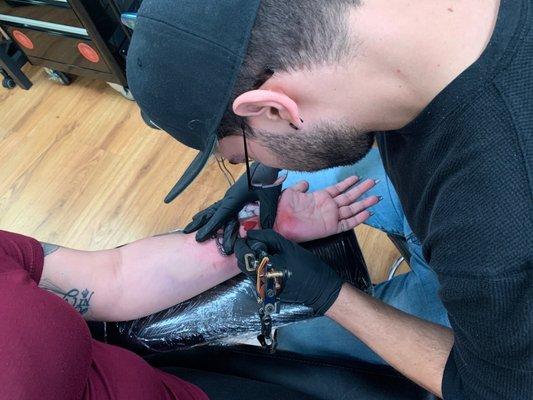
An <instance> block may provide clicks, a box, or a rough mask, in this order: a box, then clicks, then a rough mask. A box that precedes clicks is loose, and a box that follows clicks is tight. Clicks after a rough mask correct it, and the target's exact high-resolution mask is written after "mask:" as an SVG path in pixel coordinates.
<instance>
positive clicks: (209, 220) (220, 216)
mask: <svg viewBox="0 0 533 400" xmlns="http://www.w3.org/2000/svg"><path fill="white" fill-rule="evenodd" d="M250 169H251V173H252V175H254V176H255V177H258V178H259V179H260V178H261V176H272V175H274V174H275V175H276V176H277V174H278V172H279V170H277V169H275V168H271V167H267V166H264V165H262V164H260V163H254V164H252V166H251V167H250ZM280 194H281V185H280V186H275V187H270V188H266V189H255V190H252V191H250V190H249V189H248V179H247V177H246V174H244V175H242V176H241V177H240V178H239V179H238V180H237V182H235V184H234V185H233V186H232V187H231V188H229V189H228V191H227V192H226V194H225V195H224V198H223V199H222V200H220V201H217V202H216V203H215V204H213V205H212V206H210V207H208V208H206V209H205V210H203V211H200V212H199V213H198V214H196V215H195V216H194V217H193V220H192V222H191V223H190V224H189V225H187V226H186V227H185V229H184V230H183V232H184V233H192V232H195V231H198V232H197V233H196V240H197V241H199V242H204V241H206V240H208V239H210V238H212V237H213V236H214V235H215V234H216V233H217V232H218V230H219V229H221V228H223V229H224V235H223V249H224V252H225V253H226V254H231V253H233V247H234V245H235V240H236V239H237V236H238V230H239V224H238V222H236V219H237V216H238V214H239V212H240V211H241V210H242V208H243V207H244V206H245V205H246V204H248V203H252V202H254V201H259V204H260V209H259V211H260V221H261V226H262V227H264V228H272V227H273V226H274V221H275V220H276V213H277V209H278V200H279V196H280Z"/></svg>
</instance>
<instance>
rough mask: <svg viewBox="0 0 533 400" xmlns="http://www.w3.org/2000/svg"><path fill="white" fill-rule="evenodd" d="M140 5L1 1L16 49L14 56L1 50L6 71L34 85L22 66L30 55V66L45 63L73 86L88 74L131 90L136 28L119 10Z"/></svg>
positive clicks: (127, 1) (94, 0) (99, 0)
mask: <svg viewBox="0 0 533 400" xmlns="http://www.w3.org/2000/svg"><path fill="white" fill-rule="evenodd" d="M140 3H141V1H140V0H0V29H2V30H3V32H4V33H5V34H6V35H7V38H8V39H7V40H5V42H7V43H10V44H9V46H10V48H11V50H10V52H9V53H10V54H8V52H6V51H4V52H1V51H0V60H2V61H0V63H1V64H0V68H2V69H3V75H5V76H6V77H7V78H6V79H11V80H12V81H14V82H15V84H17V85H19V86H21V87H22V88H25V89H27V88H29V87H28V85H22V84H21V83H22V82H23V81H22V80H21V79H20V76H21V75H20V74H21V71H20V67H21V66H20V65H19V64H20V61H21V60H23V59H24V57H25V58H26V59H27V60H28V62H30V63H31V64H33V65H39V66H42V67H45V70H46V71H47V72H48V73H49V74H50V75H51V76H52V77H53V78H55V80H57V81H59V82H60V83H63V84H68V83H69V77H70V76H77V75H81V76H89V77H93V78H97V79H101V80H105V81H106V82H109V83H111V84H114V87H115V88H116V87H117V86H118V87H121V88H123V89H124V91H125V92H127V81H126V74H125V66H126V52H127V49H128V47H129V42H130V39H131V31H130V30H129V29H128V28H126V27H125V26H123V25H122V24H121V23H120V14H121V13H122V12H125V11H132V10H133V11H135V10H136V9H137V8H138V7H139V6H140ZM6 46H7V45H6ZM13 48H17V53H18V54H19V57H18V62H17V63H16V65H17V66H18V70H16V69H15V70H14V69H13V68H7V65H10V66H11V67H13V65H15V64H14V63H13V52H14V51H13ZM20 53H22V54H23V56H24V57H20ZM26 83H27V82H26ZM9 86H13V85H11V84H10V85H9ZM30 86H31V85H30ZM126 94H127V93H126Z"/></svg>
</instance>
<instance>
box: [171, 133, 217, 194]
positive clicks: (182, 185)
mask: <svg viewBox="0 0 533 400" xmlns="http://www.w3.org/2000/svg"><path fill="white" fill-rule="evenodd" d="M216 144H217V137H216V135H212V136H211V137H210V138H209V140H208V142H207V144H206V147H205V150H203V151H200V153H198V155H197V156H196V158H195V159H194V160H193V162H192V163H191V164H190V165H189V167H188V168H187V170H186V171H185V173H184V174H183V175H182V177H181V178H180V180H179V181H178V182H177V183H176V185H175V186H174V187H173V188H172V190H171V191H170V192H169V193H168V195H167V197H165V203H167V204H168V203H170V202H172V201H173V200H174V199H175V198H176V197H178V196H179V195H180V194H181V193H182V192H183V191H184V190H185V189H187V187H188V186H189V185H190V184H191V183H192V182H193V181H194V180H195V179H196V177H197V176H198V175H199V174H200V172H202V170H203V169H204V167H205V166H206V164H207V161H208V160H209V157H211V155H212V154H213V152H214V151H215V147H216Z"/></svg>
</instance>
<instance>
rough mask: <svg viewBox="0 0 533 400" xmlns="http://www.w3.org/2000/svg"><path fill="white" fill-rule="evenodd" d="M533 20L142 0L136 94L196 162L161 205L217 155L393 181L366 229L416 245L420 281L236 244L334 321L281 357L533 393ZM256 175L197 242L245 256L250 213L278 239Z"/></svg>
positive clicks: (518, 10)
mask: <svg viewBox="0 0 533 400" xmlns="http://www.w3.org/2000/svg"><path fill="white" fill-rule="evenodd" d="M532 26H533V5H532V3H531V1H530V0H465V1H450V0H435V1H430V2H428V1H423V0H414V1H413V0H396V1H389V0H368V1H359V0H328V1H323V0H299V1H286V0H246V1H243V0H227V1H224V2H220V1H218V0H204V1H201V2H186V1H177V2H176V1H175V0H174V1H170V0H144V2H143V5H142V7H141V9H140V12H139V17H138V22H137V26H136V28H135V32H134V34H133V40H132V46H131V48H130V50H129V54H128V65H127V69H128V81H129V85H130V88H131V90H132V93H133V95H134V96H135V98H136V100H137V102H138V104H139V106H140V108H141V110H142V112H143V115H144V117H145V119H146V120H148V121H150V122H151V123H152V125H155V126H157V127H159V128H161V129H163V130H165V131H166V132H168V133H169V134H170V135H172V136H173V137H174V138H176V139H177V140H179V141H180V142H182V143H183V144H185V145H187V146H189V147H192V148H195V149H197V150H199V151H200V153H199V155H198V157H197V158H196V159H195V160H194V162H193V164H192V165H191V166H190V167H189V169H188V170H187V172H186V174H185V175H184V176H183V177H182V178H181V179H180V181H179V182H178V184H177V185H176V187H175V188H174V189H173V190H172V192H171V193H170V194H169V197H168V198H167V201H171V200H172V199H173V198H175V197H176V196H177V195H178V194H179V193H180V192H181V191H183V190H184V189H185V188H186V187H187V186H188V184H189V183H190V182H191V181H192V180H193V179H194V178H195V177H196V176H197V175H198V173H199V172H200V171H201V169H202V167H203V166H204V165H205V163H206V161H207V159H208V158H209V157H210V156H211V155H212V154H213V153H215V152H217V153H218V154H219V155H220V156H223V157H224V158H226V159H228V160H229V161H230V162H234V163H242V162H246V163H247V165H248V159H249V158H251V159H254V160H255V161H258V162H261V163H262V164H264V165H267V166H270V167H275V168H279V169H284V170H297V171H306V172H312V171H319V170H324V169H327V168H333V169H330V170H328V171H322V172H319V173H316V174H301V175H298V179H300V178H301V177H304V178H305V179H306V180H308V181H309V182H310V184H311V190H316V189H320V188H323V187H325V186H327V185H329V184H331V183H335V181H338V180H342V178H343V177H345V176H347V175H354V174H355V175H359V176H361V175H363V176H371V177H372V178H374V179H380V180H381V182H382V183H381V184H380V185H377V186H376V188H375V189H374V191H373V192H372V194H373V195H379V196H382V198H383V201H381V202H380V204H379V205H378V206H376V207H375V209H374V211H375V215H374V216H372V218H370V219H369V220H368V224H369V225H371V226H374V227H377V228H379V229H382V230H384V231H386V232H387V233H390V234H394V235H396V236H400V237H401V238H402V240H403V241H404V242H405V243H406V246H407V248H408V250H409V253H410V260H409V261H410V266H411V270H412V271H411V272H410V273H409V274H406V275H402V276H399V277H396V278H394V279H392V280H391V281H389V282H386V283H383V284H381V285H378V286H377V287H376V290H375V297H374V298H373V297H370V296H367V295H365V294H364V293H361V292H359V291H358V290H356V289H354V288H353V287H351V286H349V285H347V284H345V283H343V282H342V281H341V280H340V279H339V277H337V276H336V275H335V274H333V273H332V272H331V271H330V270H329V269H328V268H327V267H326V266H325V265H323V264H322V263H321V262H320V261H319V260H318V259H317V258H315V257H313V256H311V255H309V254H307V253H306V252H305V251H304V250H302V248H300V247H299V246H298V245H296V244H294V243H292V242H290V241H289V240H287V239H286V238H283V237H281V236H280V235H278V234H276V233H275V232H272V231H270V230H263V231H256V232H253V233H251V234H250V235H249V236H250V237H249V240H248V241H242V240H239V241H237V243H236V247H235V250H236V253H237V256H238V258H239V259H241V265H242V257H243V254H244V253H246V252H247V251H249V247H250V246H251V243H250V241H254V240H256V241H261V242H263V243H264V244H265V245H266V246H267V247H268V250H269V252H270V253H271V254H273V256H274V258H275V261H276V262H277V263H279V264H281V265H285V266H287V267H290V268H291V270H292V271H293V274H294V276H293V278H292V279H291V280H290V283H289V284H288V287H287V288H286V290H285V292H284V293H283V295H282V296H283V300H284V301H288V302H297V303H303V304H306V305H308V306H311V307H313V309H314V310H315V312H316V314H317V315H318V316H321V315H325V316H326V317H323V318H317V319H316V321H314V322H313V323H310V324H302V325H301V326H299V327H298V326H296V327H290V328H289V329H287V330H282V331H280V346H283V343H285V346H286V348H287V349H288V350H294V351H300V352H308V353H311V354H335V355H336V356H343V357H346V358H348V359H350V358H358V359H363V360H367V361H369V362H374V363H386V364H389V365H391V366H393V367H394V368H396V369H397V370H398V371H400V372H401V373H402V374H404V375H405V376H406V377H408V378H410V379H411V380H413V381H415V382H416V383H418V384H419V385H421V386H423V387H424V388H426V389H427V390H428V391H430V392H432V393H433V394H435V395H437V396H439V397H443V398H444V399H479V400H481V399H483V400H500V399H504V398H505V399H525V398H532V397H533V392H532V390H533V374H532V373H531V371H533V351H532V343H533V342H532V340H531V333H532V331H531V329H532V327H533V313H532V312H531V299H532V298H533V295H532V288H533V284H532V282H533V276H532V275H533V272H532V271H533V268H532V265H533V256H532V249H533V243H532V238H533V218H532V217H531V216H532V205H533V200H532V181H531V179H532V178H531V177H532V176H533V167H532V160H533V146H532V143H533V141H532V140H531V137H532V135H531V132H532V130H533V96H532V95H531V93H532V88H533V65H532V64H533V45H532V43H533V30H532V29H531V27H532ZM375 141H376V142H377V145H378V148H379V153H378V151H377V150H376V149H375V148H373V143H374V142H375ZM292 175H293V174H292V173H291V175H290V176H292ZM294 175H296V174H294ZM257 178H258V177H256V176H254V174H253V171H250V167H248V174H247V176H246V177H245V178H244V179H246V180H247V182H246V184H242V182H239V183H238V184H237V186H236V187H234V188H232V189H230V190H229V191H228V194H227V195H226V197H225V198H223V199H222V200H221V201H220V202H218V203H216V204H215V205H213V206H212V207H210V208H209V209H207V210H206V211H204V212H202V213H200V214H199V215H198V216H197V218H196V219H195V221H193V224H192V225H191V226H189V229H188V231H193V230H196V229H197V230H198V231H197V236H196V237H197V239H198V241H200V242H201V241H205V240H207V239H208V238H210V237H212V235H213V234H215V233H216V232H217V231H218V230H219V229H223V228H225V230H226V233H225V238H226V239H228V242H227V244H226V248H227V249H231V248H232V246H233V242H234V238H235V236H234V235H232V234H231V232H233V230H232V229H233V227H232V226H231V220H232V219H234V218H235V215H236V214H237V213H238V212H239V210H240V208H241V207H242V206H243V205H244V204H245V203H246V202H248V201H250V200H259V201H261V208H262V209H261V217H262V218H263V219H264V222H265V223H264V224H263V227H268V226H269V224H271V222H272V221H268V217H269V216H270V215H271V213H269V211H268V210H269V209H271V208H272V207H273V205H274V204H275V201H272V199H270V198H269V199H268V201H266V200H265V198H264V197H263V194H264V193H265V191H264V190H265V189H266V190H267V192H268V191H274V190H279V187H278V188H277V189H276V184H279V182H276V180H273V179H267V180H265V179H257ZM286 184H288V182H287V183H286ZM249 188H251V189H263V191H261V190H259V191H258V190H251V191H250V190H249ZM278 193H279V192H278ZM228 224H230V225H228ZM317 331H320V332H321V336H320V337H319V338H317V336H316V335H315V332H317Z"/></svg>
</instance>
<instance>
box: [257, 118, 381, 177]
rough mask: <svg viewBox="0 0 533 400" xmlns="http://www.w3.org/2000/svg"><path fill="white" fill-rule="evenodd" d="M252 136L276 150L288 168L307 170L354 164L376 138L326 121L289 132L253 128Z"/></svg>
mask: <svg viewBox="0 0 533 400" xmlns="http://www.w3.org/2000/svg"><path fill="white" fill-rule="evenodd" d="M252 136H253V140H256V141H257V142H259V143H260V144H261V145H262V146H264V147H266V148H268V149H269V150H270V151H271V152H273V153H274V154H275V155H276V157H277V158H278V160H279V164H280V165H282V166H283V167H284V168H285V169H288V170H292V171H305V172H313V171H319V170H321V169H327V168H333V167H341V166H346V165H352V164H355V163H356V162H358V161H360V160H361V159H363V158H364V157H365V156H366V155H367V154H368V152H369V151H370V150H371V149H372V146H373V144H374V139H375V134H374V133H362V132H360V131H359V130H357V129H356V128H355V127H349V126H343V125H338V124H337V125H334V124H331V123H327V122H323V123H320V124H318V125H317V126H316V127H315V128H314V129H312V130H310V131H306V130H301V131H294V133H292V134H289V135H279V134H273V133H270V132H266V131H260V130H255V129H254V131H253V134H252Z"/></svg>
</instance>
